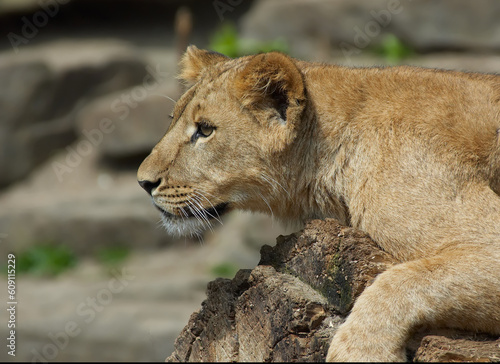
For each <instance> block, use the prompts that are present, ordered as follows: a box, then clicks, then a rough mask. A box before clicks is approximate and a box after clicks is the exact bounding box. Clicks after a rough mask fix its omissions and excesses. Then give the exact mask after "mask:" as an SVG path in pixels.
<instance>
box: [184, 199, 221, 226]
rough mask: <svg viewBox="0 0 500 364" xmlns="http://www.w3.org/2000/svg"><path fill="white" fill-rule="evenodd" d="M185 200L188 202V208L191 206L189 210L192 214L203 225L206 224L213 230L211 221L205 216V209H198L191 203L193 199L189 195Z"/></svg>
mask: <svg viewBox="0 0 500 364" xmlns="http://www.w3.org/2000/svg"><path fill="white" fill-rule="evenodd" d="M187 202H188V207H189V209H191V208H192V210H191V211H192V212H193V215H195V216H196V217H197V218H198V220H199V221H200V222H202V223H203V225H205V226H207V227H208V228H209V229H210V231H212V232H213V231H214V230H213V229H212V223H211V222H210V220H209V219H208V218H207V215H206V213H205V211H204V210H200V209H199V208H198V207H196V206H195V205H193V200H192V198H191V197H190V198H189V199H188V200H187ZM193 210H194V211H193Z"/></svg>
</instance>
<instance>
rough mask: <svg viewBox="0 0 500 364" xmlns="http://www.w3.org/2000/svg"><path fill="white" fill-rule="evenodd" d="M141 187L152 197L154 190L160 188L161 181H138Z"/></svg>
mask: <svg viewBox="0 0 500 364" xmlns="http://www.w3.org/2000/svg"><path fill="white" fill-rule="evenodd" d="M138 182H139V185H140V186H141V187H142V188H144V190H145V191H146V192H147V193H149V194H150V195H151V194H152V193H153V190H154V189H155V188H156V187H158V186H159V185H160V183H161V179H158V180H157V181H155V182H151V181H147V180H143V181H138Z"/></svg>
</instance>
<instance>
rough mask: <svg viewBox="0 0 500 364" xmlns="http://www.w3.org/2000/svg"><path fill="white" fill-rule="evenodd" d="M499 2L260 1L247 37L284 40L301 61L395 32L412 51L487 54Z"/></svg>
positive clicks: (498, 26) (499, 28)
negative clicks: (467, 51)
mask: <svg viewBox="0 0 500 364" xmlns="http://www.w3.org/2000/svg"><path fill="white" fill-rule="evenodd" d="M499 14H500V3H499V2H498V1H495V0H479V1H475V2H471V1H469V0H458V1H406V0H401V1H398V0H396V1H392V0H362V1H356V2H353V1H322V0H291V1H290V0H273V1H268V0H260V1H256V3H255V5H254V6H253V7H252V8H251V9H250V11H249V12H248V13H247V14H246V15H245V16H244V18H243V22H242V30H243V36H245V37H248V38H256V39H265V40H272V39H276V38H278V37H284V38H285V39H286V40H287V41H288V43H289V44H290V47H291V53H292V54H294V55H295V56H297V57H299V58H306V59H315V60H317V58H318V48H319V49H321V48H325V47H326V48H330V47H331V48H333V49H341V48H342V44H344V45H345V44H349V45H351V46H353V47H357V48H358V49H361V50H362V49H365V48H366V47H369V46H373V45H376V44H379V43H380V41H381V40H382V39H383V35H384V34H387V33H392V34H395V35H396V36H397V37H398V38H400V39H402V40H403V41H404V42H405V43H407V44H408V45H409V46H410V47H411V48H413V49H416V50H419V51H430V50H443V49H448V50H456V49H461V50H463V49H465V50H474V51H477V50H483V51H484V50H488V51H496V50H498V49H499V45H500V23H499V22H498V17H499Z"/></svg>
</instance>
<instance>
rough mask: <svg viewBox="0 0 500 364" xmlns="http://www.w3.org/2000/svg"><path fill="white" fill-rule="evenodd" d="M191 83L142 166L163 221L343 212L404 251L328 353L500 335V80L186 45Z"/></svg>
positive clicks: (185, 75)
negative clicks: (466, 334)
mask: <svg viewBox="0 0 500 364" xmlns="http://www.w3.org/2000/svg"><path fill="white" fill-rule="evenodd" d="M181 66H182V71H181V75H180V78H181V79H183V80H185V81H186V82H188V83H191V84H192V86H191V87H190V88H189V89H188V90H187V91H186V93H185V94H184V95H183V96H182V97H181V98H180V99H179V101H178V102H177V104H176V106H175V110H174V114H173V120H172V123H171V125H170V128H169V130H168V132H167V134H166V135H165V136H164V137H163V139H162V140H161V141H160V142H159V143H158V144H157V145H156V146H155V148H154V149H153V151H152V152H151V154H150V155H149V156H148V157H147V158H146V159H145V160H144V162H143V163H142V165H141V166H140V168H139V171H138V180H139V183H140V184H141V186H142V187H143V188H144V189H145V190H146V191H147V192H148V193H149V194H150V195H151V196H152V198H153V201H154V204H155V205H156V207H157V208H158V209H159V210H160V212H161V216H162V219H163V222H164V225H165V227H166V228H167V230H169V231H170V232H172V233H177V234H198V233H200V232H201V231H203V230H204V229H206V228H207V227H209V226H210V224H211V223H212V222H214V221H215V220H218V219H219V217H220V215H222V214H223V213H224V212H227V211H230V210H232V209H243V210H250V211H260V212H268V213H269V212H271V213H272V214H273V215H274V216H276V217H278V218H280V219H282V220H305V219H312V218H327V217H334V218H336V219H338V220H340V221H341V222H342V223H343V224H347V225H351V226H353V227H356V228H359V229H361V230H364V231H366V232H367V233H368V234H370V236H371V237H372V238H373V239H374V240H375V241H376V242H377V243H378V245H379V246H380V248H381V249H383V250H385V251H386V252H388V253H390V254H392V255H393V256H394V257H396V258H397V259H399V260H400V261H401V264H399V265H396V266H394V267H393V268H391V269H389V270H387V271H386V272H384V273H382V274H380V275H379V276H378V277H377V278H376V279H375V281H374V282H373V284H372V285H371V286H369V287H368V288H367V289H366V290H365V291H364V292H363V293H362V294H361V295H360V297H359V298H358V299H357V301H356V303H355V304H354V308H353V309H352V312H351V313H350V315H349V317H348V318H347V320H346V321H345V323H344V324H343V325H342V326H341V327H340V328H339V329H338V331H337V333H336V334H335V336H334V338H333V341H332V343H331V345H330V349H329V351H328V357H327V360H329V361H376V360H377V361H402V360H405V359H406V357H405V344H406V341H407V340H408V338H409V336H410V335H411V334H412V332H414V330H416V329H417V328H419V327H421V326H424V325H425V326H447V327H452V328H458V329H465V330H471V331H481V332H485V333H490V334H493V335H500V196H499V194H500V77H499V76H495V75H483V74H473V73H460V72H452V71H441V70H431V69H422V68H414V67H394V68H346V67H339V66H333V65H325V64H316V63H308V62H302V61H298V60H295V59H292V58H290V57H288V56H286V55H283V54H281V53H276V52H272V53H267V54H259V55H255V56H247V57H241V58H237V59H230V58H227V57H225V56H223V55H221V54H218V53H214V52H209V51H204V50H199V49H197V48H196V47H194V46H191V47H189V49H188V50H187V52H186V54H185V55H184V58H183V60H182V64H181Z"/></svg>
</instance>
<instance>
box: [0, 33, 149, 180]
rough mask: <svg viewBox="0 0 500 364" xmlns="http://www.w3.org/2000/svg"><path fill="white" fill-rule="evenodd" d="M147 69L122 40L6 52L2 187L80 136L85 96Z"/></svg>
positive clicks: (0, 65)
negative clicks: (77, 121) (78, 114)
mask: <svg viewBox="0 0 500 364" xmlns="http://www.w3.org/2000/svg"><path fill="white" fill-rule="evenodd" d="M146 75H147V70H146V63H145V62H144V61H143V60H142V59H141V57H140V56H139V55H138V54H137V53H136V52H135V51H134V50H133V49H132V48H130V47H127V46H126V45H124V44H120V43H117V42H111V43H110V42H106V41H100V42H95V41H94V42H84V41H80V42H55V43H52V44H49V45H45V46H39V47H33V48H29V49H26V50H23V51H22V52H19V53H18V54H15V53H14V52H7V53H4V54H2V56H1V57H0V85H1V86H2V87H1V89H0V120H1V122H0V143H1V144H2V149H1V154H0V169H1V170H2V174H0V187H2V186H5V185H7V184H9V183H12V182H14V181H16V180H19V179H20V178H23V177H25V176H26V175H27V174H28V173H29V172H30V171H31V170H32V169H33V168H34V167H36V166H37V165H39V164H40V163H41V162H43V161H44V160H45V159H46V158H48V157H49V156H50V155H51V153H52V152H53V151H54V149H57V148H62V147H64V146H66V145H68V144H70V143H71V142H72V141H74V140H75V139H76V137H77V135H76V131H75V125H74V124H75V121H74V112H75V111H76V110H78V109H79V107H81V106H82V105H83V104H85V102H88V100H91V99H92V98H95V97H98V96H100V95H104V94H106V93H109V92H112V91H116V90H120V89H123V88H126V87H129V86H132V85H135V84H137V83H140V82H142V81H143V79H144V77H146ZM13 155H15V156H16V158H15V159H13V158H12V156H13Z"/></svg>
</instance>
